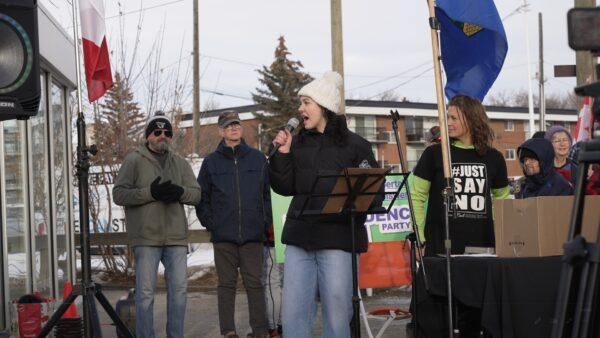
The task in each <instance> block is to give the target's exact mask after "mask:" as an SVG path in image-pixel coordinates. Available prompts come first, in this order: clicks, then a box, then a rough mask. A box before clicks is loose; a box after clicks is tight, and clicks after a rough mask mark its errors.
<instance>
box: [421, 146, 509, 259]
mask: <svg viewBox="0 0 600 338" xmlns="http://www.w3.org/2000/svg"><path fill="white" fill-rule="evenodd" d="M451 158H452V177H453V178H454V197H455V199H454V201H455V203H454V206H453V208H452V211H451V212H450V215H449V216H450V239H451V240H452V253H453V254H462V253H464V250H465V246H478V247H493V246H494V223H493V217H492V195H493V196H494V198H500V199H501V198H507V197H508V193H509V188H508V177H507V171H506V162H505V161H504V157H503V156H502V154H501V153H500V152H498V151H497V150H496V149H490V150H489V151H488V152H487V153H486V154H485V155H483V156H480V155H478V154H477V152H476V151H475V149H474V148H473V147H472V146H471V147H465V146H464V145H462V144H461V143H460V142H458V141H455V142H453V143H452V146H451ZM414 175H415V177H414V184H413V189H412V190H411V191H412V192H413V202H414V208H415V217H416V219H417V224H418V225H419V229H420V230H421V229H423V227H422V225H423V214H424V204H425V201H427V203H428V205H427V216H426V218H425V228H424V234H423V233H422V234H423V235H424V237H425V240H426V253H427V254H428V255H435V254H439V253H443V252H444V251H445V250H444V245H443V243H444V237H445V236H444V233H445V231H444V203H443V198H442V189H443V188H444V187H445V181H444V170H443V162H442V152H441V145H440V144H435V145H432V146H430V147H428V148H427V149H425V151H424V152H423V155H422V156H421V158H420V159H419V162H418V163H417V166H416V167H415V169H414Z"/></svg>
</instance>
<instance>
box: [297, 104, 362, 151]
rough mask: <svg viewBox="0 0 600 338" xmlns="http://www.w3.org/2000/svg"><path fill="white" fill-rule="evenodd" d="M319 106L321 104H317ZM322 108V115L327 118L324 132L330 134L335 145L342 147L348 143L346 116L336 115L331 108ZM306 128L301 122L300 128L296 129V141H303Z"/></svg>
mask: <svg viewBox="0 0 600 338" xmlns="http://www.w3.org/2000/svg"><path fill="white" fill-rule="evenodd" d="M319 107H321V106H319ZM321 108H322V109H323V117H325V119H326V120H327V125H326V126H325V134H328V135H331V137H332V138H333V141H334V143H335V145H337V146H340V147H343V146H345V145H347V144H348V135H349V133H350V131H349V130H348V124H347V123H346V116H344V115H338V114H336V113H334V112H332V111H331V110H329V109H327V108H325V107H321ZM306 132H307V130H306V129H305V128H304V125H303V124H300V130H299V131H298V142H300V143H302V142H304V136H305V135H306Z"/></svg>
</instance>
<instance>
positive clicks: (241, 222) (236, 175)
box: [196, 111, 271, 338]
mask: <svg viewBox="0 0 600 338" xmlns="http://www.w3.org/2000/svg"><path fill="white" fill-rule="evenodd" d="M218 126H219V135H220V136H221V137H222V140H221V142H220V143H219V145H218V147H217V149H216V150H215V151H214V152H213V153H211V154H209V155H208V156H207V157H206V158H205V159H204V161H203V162H202V167H201V169H200V173H199V174H198V183H200V186H201V187H202V199H201V201H200V204H198V205H197V206H196V214H197V215H198V219H199V220H200V223H201V224H202V226H204V227H205V228H206V229H207V230H208V231H210V233H211V241H212V242H213V247H214V255H215V267H216V269H217V276H218V279H219V282H218V288H217V298H218V306H219V325H220V330H221V334H222V335H223V336H224V337H230V338H234V337H238V335H237V333H236V329H235V320H234V319H235V318H234V317H235V316H234V315H235V295H236V289H237V278H238V268H239V270H240V273H241V275H242V280H243V282H244V286H245V288H246V295H247V297H248V309H249V317H250V318H249V319H250V326H251V327H252V333H250V334H249V335H248V337H268V333H267V329H268V323H267V315H266V309H265V298H264V289H263V286H262V283H261V276H262V265H263V242H264V241H265V239H266V238H265V233H266V230H267V228H268V226H269V225H270V224H271V199H270V189H269V182H268V179H267V176H266V174H267V170H266V169H265V163H266V158H265V155H264V154H262V153H261V152H260V151H258V150H256V149H254V148H251V147H250V146H248V145H247V144H246V142H245V141H244V139H243V132H244V129H243V127H242V125H241V121H240V117H239V115H238V114H237V113H236V112H235V111H225V112H223V113H221V115H220V116H219V119H218Z"/></svg>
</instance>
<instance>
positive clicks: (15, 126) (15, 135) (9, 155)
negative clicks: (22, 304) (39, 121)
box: [2, 120, 30, 300]
mask: <svg viewBox="0 0 600 338" xmlns="http://www.w3.org/2000/svg"><path fill="white" fill-rule="evenodd" d="M2 131H3V136H4V140H3V141H4V142H3V147H4V168H2V170H3V172H4V182H3V183H4V197H5V200H4V203H5V205H4V210H5V216H4V223H5V225H6V227H5V229H6V236H7V251H8V257H7V258H8V283H9V295H8V299H9V300H12V299H16V298H19V297H20V296H22V295H24V294H25V293H27V291H28V285H29V282H30V279H29V278H30V277H29V276H30V273H29V264H28V253H29V252H28V248H27V244H28V242H29V241H28V240H27V236H29V232H28V231H27V229H28V226H29V224H28V217H27V190H26V187H27V185H26V184H25V177H26V174H25V173H26V168H27V167H26V160H25V154H26V153H25V146H24V145H25V144H26V143H25V122H23V121H16V120H8V121H4V122H3V123H2Z"/></svg>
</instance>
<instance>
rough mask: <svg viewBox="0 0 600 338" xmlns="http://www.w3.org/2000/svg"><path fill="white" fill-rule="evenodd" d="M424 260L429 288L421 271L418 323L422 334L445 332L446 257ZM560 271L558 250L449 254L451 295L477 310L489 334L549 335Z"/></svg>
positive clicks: (442, 334) (461, 304)
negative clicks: (547, 252)
mask: <svg viewBox="0 0 600 338" xmlns="http://www.w3.org/2000/svg"><path fill="white" fill-rule="evenodd" d="M424 263H425V267H426V272H427V277H428V278H427V279H428V281H429V290H428V291H426V290H425V287H424V280H423V275H422V273H420V274H419V279H418V286H419V288H418V295H417V304H418V311H419V312H418V320H419V326H420V328H421V332H422V333H424V335H425V336H426V337H435V338H440V337H446V336H447V332H448V330H447V327H448V326H447V316H448V315H447V312H446V308H447V305H446V304H447V298H446V259H445V258H442V257H425V258H424ZM560 272H561V257H560V256H553V257H535V258H496V257H464V256H462V257H455V258H452V295H453V299H454V302H455V303H457V304H458V308H459V309H460V308H461V307H463V308H469V309H471V310H473V309H474V310H475V311H478V315H480V316H481V317H480V318H481V323H480V327H481V328H483V329H484V331H485V332H486V334H487V335H488V336H489V335H491V336H493V337H494V338H500V337H502V338H519V337H549V336H550V334H551V331H552V320H553V317H554V310H555V303H556V301H555V300H556V296H557V290H558V283H559V277H560ZM413 305H414V303H413ZM459 316H460V315H459ZM477 319H478V320H479V318H477ZM461 337H465V335H462V336H461Z"/></svg>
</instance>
